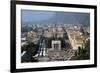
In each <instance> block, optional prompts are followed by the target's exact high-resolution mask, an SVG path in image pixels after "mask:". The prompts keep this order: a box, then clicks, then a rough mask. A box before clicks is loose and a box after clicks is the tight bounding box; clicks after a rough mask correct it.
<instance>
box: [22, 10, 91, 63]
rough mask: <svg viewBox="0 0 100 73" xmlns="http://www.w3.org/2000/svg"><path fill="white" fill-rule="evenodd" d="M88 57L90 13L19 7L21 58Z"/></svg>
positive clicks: (66, 59) (32, 60)
mask: <svg viewBox="0 0 100 73" xmlns="http://www.w3.org/2000/svg"><path fill="white" fill-rule="evenodd" d="M88 59H90V14H89V13H78V12H60V11H35V10H21V62H22V63H30V62H52V61H69V60H73V61H74V60H88Z"/></svg>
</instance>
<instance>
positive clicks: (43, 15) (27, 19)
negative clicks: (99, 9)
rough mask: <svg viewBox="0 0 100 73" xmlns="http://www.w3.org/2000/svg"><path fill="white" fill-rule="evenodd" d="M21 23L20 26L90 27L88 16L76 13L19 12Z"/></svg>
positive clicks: (87, 14)
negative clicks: (71, 25)
mask: <svg viewBox="0 0 100 73" xmlns="http://www.w3.org/2000/svg"><path fill="white" fill-rule="evenodd" d="M21 21H22V24H25V23H29V24H48V23H52V24H57V23H62V24H83V25H85V24H87V25H90V14H89V13H78V12H56V11H36V10H21Z"/></svg>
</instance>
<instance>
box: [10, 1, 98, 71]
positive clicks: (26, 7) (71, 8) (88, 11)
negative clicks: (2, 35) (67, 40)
mask: <svg viewBox="0 0 100 73" xmlns="http://www.w3.org/2000/svg"><path fill="white" fill-rule="evenodd" d="M28 11H33V12H32V13H34V14H33V15H34V17H35V16H36V17H37V16H39V18H41V17H42V19H44V20H46V19H45V18H48V19H49V16H50V17H51V16H52V15H54V16H55V15H56V16H55V17H53V20H54V21H53V20H52V21H51V20H48V22H47V21H46V23H44V22H43V23H42V22H40V23H41V25H38V24H39V23H36V24H37V25H36V26H35V25H33V26H32V27H35V28H36V27H38V31H39V30H40V29H39V27H40V26H41V28H43V29H45V30H48V29H46V27H48V26H50V27H51V26H54V27H57V28H59V27H60V26H61V28H65V25H63V24H67V22H68V21H70V22H69V23H70V24H72V23H71V21H72V22H75V21H77V23H76V22H75V24H80V23H81V24H82V23H83V22H85V21H86V20H87V21H86V23H85V24H89V25H87V27H89V30H90V31H89V36H88V37H89V40H90V46H88V47H89V50H90V52H89V59H85V58H86V57H85V58H84V59H83V55H82V56H81V58H82V60H78V59H81V58H78V57H79V56H80V55H79V54H78V53H79V52H78V53H76V55H77V54H78V56H76V55H75V53H74V55H75V57H73V60H72V57H71V59H68V58H67V59H66V60H65V58H63V60H64V61H63V60H62V59H60V60H61V61H58V57H59V55H57V54H56V55H57V56H56V57H54V56H55V55H53V57H52V56H51V55H50V56H49V57H47V58H46V60H45V61H46V62H42V59H41V58H40V57H38V56H37V57H36V59H37V58H38V62H30V61H26V59H22V56H21V55H22V53H23V54H24V53H25V51H24V52H23V50H21V49H22V47H21V44H22V34H23V32H22V31H23V30H22V29H23V28H22V27H23V26H24V25H23V24H24V23H23V22H24V20H26V21H27V20H29V21H30V20H31V19H32V17H31V16H32V15H31V12H28ZM35 11H36V12H35ZM39 11H40V12H39ZM25 12H26V13H25ZM75 12H76V13H75ZM28 13H29V14H28ZM38 13H40V15H39V14H38ZM36 14H37V15H36ZM42 15H43V16H44V18H43V16H42ZM46 15H47V16H46ZM64 15H66V17H67V15H69V16H68V17H67V18H70V19H67V18H66V17H64ZM71 15H72V16H71ZM75 15H76V17H73V16H75ZM28 16H29V17H28ZM59 16H60V17H59ZM85 16H87V17H86V18H87V19H86V18H85V19H86V20H85V19H84V17H85ZM36 17H35V19H32V21H36V19H37V20H39V18H36ZM42 19H41V21H42ZM65 19H67V20H68V21H67V20H66V21H67V22H66V21H65ZM71 19H72V20H71ZM77 19H79V20H77ZM83 19H84V21H83ZM30 22H31V21H30ZM51 22H52V23H51ZM60 22H61V23H60ZM78 22H80V23H78ZM47 23H50V24H51V25H50V24H48V25H47V26H46V24H47ZM25 24H27V25H26V26H27V27H28V24H31V23H25ZM32 24H35V22H32ZM42 24H45V25H42ZM56 24H59V25H56ZM60 24H62V25H60ZM81 24H80V25H81ZM83 24H84V23H83ZM80 25H79V28H80V27H81V26H82V27H83V25H81V26H80ZM58 26H59V27H58ZM73 26H74V25H71V26H70V25H69V26H68V25H66V30H67V27H68V30H69V31H70V29H69V27H73ZM44 27H45V28H44ZM73 28H74V29H76V28H77V30H78V26H76V25H75V27H73ZM32 29H33V28H32ZM50 29H52V28H50ZM55 29H56V28H55ZM80 29H81V28H80ZM25 30H26V29H25ZM35 30H36V29H35ZM45 30H44V31H45ZM52 30H53V29H52ZM57 30H58V29H57ZM83 30H84V31H85V27H84V29H83ZM40 31H42V30H40ZM59 31H60V30H59ZM63 31H64V30H63ZM63 31H62V32H63ZM69 31H68V32H69ZM74 31H76V30H74ZM28 32H29V31H27V33H28ZM57 32H58V31H57ZM72 32H73V31H72ZM70 33H71V32H70ZM79 33H80V31H79ZM49 35H50V34H49ZM74 35H75V34H74ZM33 36H34V35H33ZM46 36H47V35H46ZM59 36H60V35H59ZM86 39H87V38H86ZM10 41H11V43H10V46H11V66H10V68H11V72H29V71H45V70H61V69H79V68H91V67H97V6H94V5H81V4H63V3H47V2H33V1H11V37H10ZM28 41H29V40H28ZM52 42H53V43H52V45H54V44H55V43H56V42H57V43H56V44H58V45H59V44H61V43H62V42H60V41H54V40H53V41H52ZM55 46H56V48H59V47H60V48H62V44H61V45H59V46H58V47H57V45H55ZM55 46H53V47H55ZM72 47H73V46H72ZM67 48H68V47H67ZM78 48H79V47H78ZM53 51H54V50H53ZM53 51H52V52H53ZM64 51H65V50H64ZM78 51H79V50H78ZM83 51H84V50H83ZM62 52H63V51H62ZM65 52H66V51H65ZM75 52H77V51H75ZM54 53H55V52H54ZM57 53H58V54H59V52H57ZM63 53H64V52H63ZM67 53H68V52H67ZM51 54H53V53H51ZM72 54H73V53H72ZM47 55H49V53H47ZM60 55H61V51H60ZM39 56H40V55H39ZM63 56H66V57H67V55H62V57H63ZM85 56H86V55H85ZM32 58H33V55H32ZM42 58H43V57H42ZM48 58H49V60H48V61H47V59H48ZM52 58H54V59H52ZM55 58H57V61H56V60H55ZM32 60H33V59H32ZM51 60H53V61H51ZM74 60H75V61H74ZM43 61H44V59H43ZM49 61H51V62H49Z"/></svg>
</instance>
